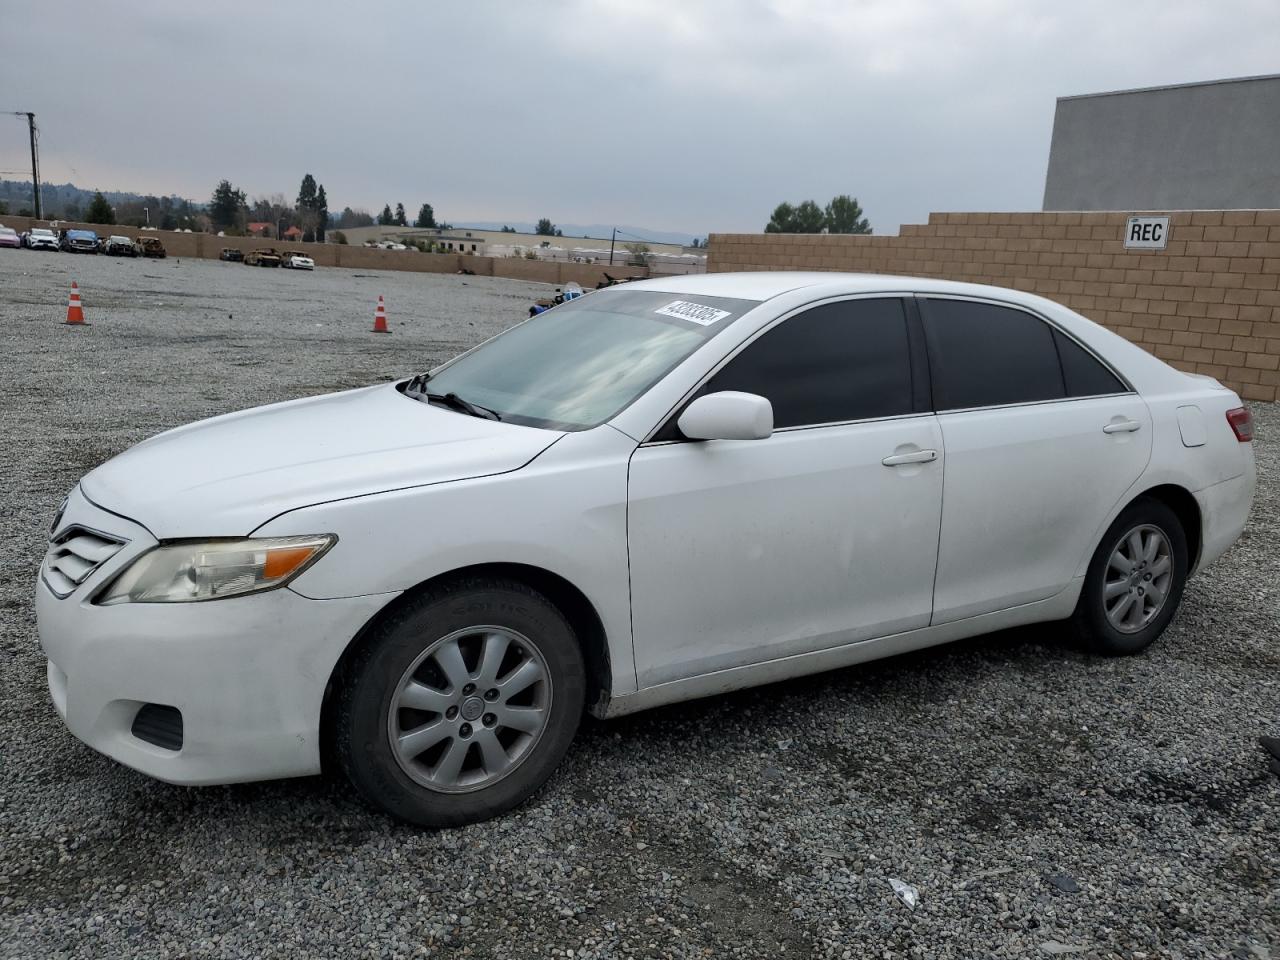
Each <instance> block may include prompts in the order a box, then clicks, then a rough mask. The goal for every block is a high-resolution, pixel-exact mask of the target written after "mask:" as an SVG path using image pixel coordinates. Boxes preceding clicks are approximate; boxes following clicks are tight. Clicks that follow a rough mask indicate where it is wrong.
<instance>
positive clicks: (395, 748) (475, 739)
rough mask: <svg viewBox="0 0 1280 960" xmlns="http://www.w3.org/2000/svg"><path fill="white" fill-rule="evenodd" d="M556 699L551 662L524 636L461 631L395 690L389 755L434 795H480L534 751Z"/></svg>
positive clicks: (420, 661)
mask: <svg viewBox="0 0 1280 960" xmlns="http://www.w3.org/2000/svg"><path fill="white" fill-rule="evenodd" d="M552 695H553V691H552V684H551V673H550V671H549V670H548V669H547V663H546V660H545V659H544V658H543V656H542V653H541V651H539V650H538V648H537V646H536V645H535V644H533V643H532V642H530V640H529V639H528V638H527V637H524V636H522V635H520V634H519V633H516V632H515V631H514V630H510V629H507V628H505V627H497V626H475V627H467V628H464V629H462V630H456V631H454V632H453V633H450V634H448V635H447V636H444V637H441V638H440V639H439V640H436V641H435V642H434V643H432V644H431V645H430V646H429V647H427V649H426V650H424V651H423V652H422V654H421V655H419V656H418V658H417V659H416V660H414V662H413V663H412V664H410V666H409V668H408V669H407V670H406V671H405V672H404V674H403V676H402V677H401V678H400V682H399V683H398V684H397V685H396V689H395V692H394V694H393V695H392V698H391V704H390V708H389V710H388V715H387V735H388V737H389V738H390V741H391V749H392V753H393V754H394V756H395V758H396V762H397V763H398V764H399V765H400V768H401V769H402V770H403V771H404V772H405V773H406V774H407V775H408V776H409V777H411V778H412V779H413V780H414V781H415V782H416V783H418V784H421V785H422V786H424V787H427V788H429V789H431V790H437V791H440V792H443V793H470V792H472V791H475V790H482V789H484V788H485V787H488V786H491V785H492V784H494V783H496V782H497V781H498V780H501V779H502V778H503V777H505V776H507V775H508V774H510V773H511V772H512V771H513V770H514V769H515V768H516V767H517V766H519V765H520V763H521V762H522V761H523V760H524V759H525V758H526V757H528V756H529V754H530V753H531V752H532V751H533V749H534V747H536V746H537V743H538V741H539V739H541V737H542V734H543V732H544V731H545V730H546V726H547V721H548V719H549V717H550V713H551V698H552Z"/></svg>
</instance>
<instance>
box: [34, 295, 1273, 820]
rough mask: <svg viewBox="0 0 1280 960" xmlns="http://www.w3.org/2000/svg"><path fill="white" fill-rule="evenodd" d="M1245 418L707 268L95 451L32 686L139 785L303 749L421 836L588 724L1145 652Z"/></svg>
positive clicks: (1071, 325)
mask: <svg viewBox="0 0 1280 960" xmlns="http://www.w3.org/2000/svg"><path fill="white" fill-rule="evenodd" d="M1251 437H1252V424H1251V419H1250V415H1249V412H1248V410H1247V409H1246V408H1245V407H1244V406H1243V405H1242V404H1241V402H1240V399H1239V397H1237V396H1236V395H1235V394H1234V393H1233V392H1232V391H1230V390H1228V389H1226V388H1224V387H1223V386H1221V385H1220V384H1218V383H1217V382H1216V381H1214V380H1212V379H1209V378H1207V377H1203V376H1194V375H1191V374H1187V373H1182V372H1180V371H1178V370H1175V369H1173V368H1172V367H1170V366H1168V365H1166V364H1165V363H1163V362H1162V361H1160V360H1158V359H1156V358H1155V357H1153V356H1151V355H1150V354H1149V353H1147V352H1145V351H1144V350H1142V349H1140V348H1139V347H1137V346H1135V345H1133V344H1131V343H1129V342H1127V341H1125V340H1124V339H1122V338H1120V337H1119V336H1116V335H1115V334H1113V333H1111V332H1109V331H1107V330H1106V329H1104V328H1102V327H1100V326H1098V325H1096V324H1094V323H1092V322H1090V321H1089V320H1087V319H1085V318H1084V317H1081V316H1080V315H1078V314H1076V313H1074V312H1072V311H1071V310H1068V309H1066V308H1064V307H1062V306H1060V305H1058V304H1056V303H1053V302H1051V301H1049V300H1045V299H1042V298H1040V297H1036V296H1032V295H1030V294H1026V293H1021V292H1017V291H1013V290H1005V289H999V288H995V287H984V286H974V285H966V284H959V283H950V282H943V281H936V280H917V279H910V278H904V277H878V276H857V275H841V274H834V273H757V274H712V275H706V276H691V277H683V278H667V279H660V280H649V281H643V282H638V283H631V284H627V285H625V286H620V287H612V288H607V289H604V290H600V291H596V292H593V293H591V294H588V295H587V296H584V297H580V298H578V299H575V300H569V301H566V302H565V303H563V304H561V305H558V306H556V307H554V308H553V309H551V310H548V311H546V312H545V313H542V314H540V315H538V316H535V317H533V318H531V319H529V320H527V321H526V322H524V323H521V324H519V325H517V326H514V327H512V328H511V329H509V330H507V331H506V332H504V333H502V334H500V335H499V336H497V337H495V338H493V339H491V340H489V341H488V342H486V343H483V344H481V345H480V346H478V347H475V348H474V349H472V350H470V351H469V352H467V353H464V354H462V355H461V356H459V357H457V358H455V359H453V360H451V361H449V362H447V363H445V364H442V365H441V366H439V367H437V368H435V369H434V370H430V371H424V372H421V373H418V374H416V375H414V376H412V377H407V378H405V379H401V380H400V381H398V382H395V383H389V384H384V385H380V386H372V387H368V388H365V389H360V390H353V391H348V392H343V393H336V394H331V395H327V396H319V397H311V398H307V399H301V400H294V401H290V402H287V403H281V404H275V405H273V406H267V407H261V408H258V409H254V410H248V411H245V412H242V413H235V414H231V415H228V416H222V417H216V418H214V419H212V420H206V421H203V422H200V423H195V424H191V425H189V426H184V427H180V428H179V429H176V430H172V431H169V432H168V433H164V434H161V435H160V436H157V437H154V438H152V439H150V440H147V441H145V442H143V443H141V444H139V445H137V446H136V447H134V448H132V449H130V450H128V451H126V452H124V453H123V454H121V455H119V456H117V457H116V458H114V459H112V460H110V461H108V462H107V463H105V464H103V465H102V466H100V467H98V468H97V469H95V470H94V471H92V472H91V473H89V474H88V475H87V476H85V477H84V478H83V480H81V482H80V483H79V484H78V485H77V486H76V488H75V489H74V490H73V491H72V492H71V493H70V494H69V496H68V497H67V499H66V502H65V503H64V505H63V507H62V508H61V510H60V511H59V513H58V516H57V517H56V518H55V520H54V523H53V528H52V531H51V540H50V544H49V549H48V553H47V555H46V557H45V559H44V562H43V564H42V566H41V570H40V575H39V581H38V583H37V586H36V610H37V615H38V620H39V631H40V638H41V643H42V645H43V648H44V651H45V653H46V655H47V657H48V681H49V688H50V692H51V695H52V699H53V703H54V705H55V706H56V708H57V710H58V712H59V713H60V714H61V715H62V717H63V718H64V719H65V722H66V724H67V726H68V727H69V728H70V730H71V731H72V733H74V734H75V735H76V736H77V737H79V738H80V739H81V740H83V741H84V742H86V743H87V744H89V745H90V746H92V747H94V748H95V749H97V750H99V751H101V752H102V753H104V754H106V755H108V756H110V757H113V758H115V759H116V760H118V761H120V762H121V763H124V764H127V765H129V766H130V767H133V768H135V769H137V770H140V771H142V772H143V773H145V774H148V775H150V776H153V777H157V778H160V779H162V780H167V781H170V782H173V783H182V784H215V783H230V782H236V781H247V780H259V779H266V778H273V777H292V776H301V775H307V774H314V773H317V772H319V771H320V770H321V765H322V759H323V760H325V761H331V762H332V763H333V764H334V766H335V767H336V768H339V769H341V770H342V771H344V772H345V774H346V776H347V777H348V778H349V779H350V781H351V782H352V783H353V784H354V786H355V787H356V788H357V789H358V790H359V792H360V793H361V794H362V795H363V796H364V797H366V798H367V799H368V800H369V801H370V802H371V803H373V804H375V805H377V806H379V807H380V808H382V809H384V810H386V811H388V812H390V813H392V814H394V815H395V816H398V817H401V818H403V819H405V820H409V821H412V822H415V823H419V824H426V825H432V826H446V825H455V824H461V823H466V822H470V821H475V820H479V819H483V818H485V817H490V816H493V815H496V814H499V813H501V812H503V811H506V810H509V809H511V808H512V807H514V806H515V805H516V804H518V803H520V802H522V801H523V800H525V799H526V798H528V797H529V796H530V795H531V794H533V793H534V792H535V791H536V790H537V789H538V788H539V787H540V786H541V785H542V784H543V783H545V782H546V780H547V779H548V778H549V777H550V776H551V774H552V772H553V771H554V770H555V768H556V766H557V764H559V762H560V761H561V759H562V758H563V757H564V755H565V753H566V751H567V750H568V749H569V747H570V743H571V741H572V740H573V737H574V733H575V730H576V729H577V727H578V724H579V721H580V720H581V718H582V716H583V713H584V711H589V712H591V713H592V714H595V715H597V716H600V717H613V716H617V715H620V714H626V713H630V712H632V711H636V710H642V709H646V708H650V707H655V706H659V705H661V704H667V703H672V702H674V701H679V700H686V699H690V698H695V697H705V696H709V695H714V694H718V693H722V692H724V691H728V690H732V689H735V688H742V687H748V686H751V685H754V684H761V683H766V682H769V681H773V680H778V679H781V678H785V677H793V676H797V675H800V674H807V673H813V672H815V671H822V670H830V669H833V668H837V667H843V666H847V665H850V664H854V663H858V662H862V661H867V660H872V659H875V658H878V657H886V656H890V655H893V654H898V653H902V652H904V651H909V650H915V649H919V648H923V647H929V646H933V645H935V644H941V643H946V642H948V641H952V640H956V639H959V638H963V637H968V636H972V635H975V634H980V633H985V632H988V631H992V630H997V629H1002V628H1006V627H1013V626H1016V625H1020V624H1031V623H1040V622H1047V621H1069V622H1070V623H1071V624H1072V625H1073V628H1074V631H1075V632H1076V633H1077V634H1078V636H1079V638H1080V641H1081V642H1082V643H1083V644H1085V645H1086V646H1088V647H1089V648H1091V649H1093V650H1094V651H1096V652H1097V653H1099V654H1102V655H1120V654H1135V653H1138V652H1140V651H1142V650H1143V649H1145V648H1146V647H1147V646H1148V645H1149V644H1151V643H1152V642H1153V641H1154V640H1156V638H1157V637H1159V636H1160V634H1161V633H1162V632H1163V631H1164V629H1165V628H1166V626H1167V625H1168V624H1169V621H1170V619H1171V618H1172V617H1173V616H1174V614H1175V612H1176V610H1177V607H1178V602H1179V599H1180V598H1181V596H1182V593H1183V589H1184V587H1185V585H1186V584H1187V581H1188V578H1190V577H1191V576H1192V575H1193V574H1195V573H1196V571H1198V570H1202V569H1204V568H1205V567H1206V566H1207V565H1208V564H1210V563H1212V562H1213V561H1214V559H1215V558H1217V557H1218V556H1220V555H1221V554H1222V553H1223V552H1224V551H1225V550H1226V549H1227V548H1228V547H1230V546H1231V544H1232V543H1233V542H1234V541H1235V539H1236V538H1237V536H1238V535H1239V534H1240V532H1241V530H1242V528H1243V526H1244V524H1245V520H1246V517H1247V515H1248V512H1249V507H1250V503H1251V500H1252V496H1253V485H1254V464H1253V453H1252V449H1251V445H1250V442H1249V441H1250V440H1251Z"/></svg>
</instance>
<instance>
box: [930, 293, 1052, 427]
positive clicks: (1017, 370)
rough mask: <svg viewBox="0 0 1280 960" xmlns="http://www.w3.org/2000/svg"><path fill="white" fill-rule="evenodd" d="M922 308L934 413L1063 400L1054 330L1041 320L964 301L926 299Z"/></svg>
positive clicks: (1020, 313) (1003, 309)
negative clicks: (934, 407) (935, 408)
mask: <svg viewBox="0 0 1280 960" xmlns="http://www.w3.org/2000/svg"><path fill="white" fill-rule="evenodd" d="M923 306H924V308H925V309H924V322H925V334H926V337H927V339H928V343H929V367H930V369H931V370H932V372H933V402H934V405H935V406H936V407H937V409H939V410H959V409H963V408H965V407H990V406H996V405H998V404H1004V403H1031V402H1034V401H1037V400H1058V399H1061V398H1062V397H1065V396H1066V390H1065V388H1064V386H1063V382H1062V367H1061V366H1060V365H1059V363H1058V351H1057V349H1056V348H1055V347H1054V344H1053V331H1052V330H1051V329H1050V327H1049V325H1048V324H1047V323H1045V322H1044V321H1043V320H1040V319H1038V318H1037V317H1033V316H1032V315H1031V314H1029V313H1024V312H1023V311H1021V310H1013V309H1011V308H1009V307H997V306H994V305H992V304H989V303H970V302H968V301H964V300H928V301H927V302H926V303H925V304H924V305H923Z"/></svg>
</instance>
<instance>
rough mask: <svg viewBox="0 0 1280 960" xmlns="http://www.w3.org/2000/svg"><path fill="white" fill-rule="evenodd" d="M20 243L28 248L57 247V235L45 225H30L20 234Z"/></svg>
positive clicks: (49, 248) (45, 248)
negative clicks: (30, 226) (28, 228)
mask: <svg viewBox="0 0 1280 960" xmlns="http://www.w3.org/2000/svg"><path fill="white" fill-rule="evenodd" d="M22 245H23V246H24V247H26V248H27V249H28V250H53V251H55V252H56V251H57V249H58V235H57V234H56V233H54V232H53V231H52V230H49V229H47V228H46V227H32V228H31V229H30V230H28V231H27V232H26V233H24V234H23V235H22Z"/></svg>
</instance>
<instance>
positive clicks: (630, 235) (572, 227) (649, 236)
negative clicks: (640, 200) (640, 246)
mask: <svg viewBox="0 0 1280 960" xmlns="http://www.w3.org/2000/svg"><path fill="white" fill-rule="evenodd" d="M449 222H450V223H453V225H454V226H455V227H470V228H471V229H472V230H501V229H502V228H503V227H513V228H514V229H516V230H518V231H519V232H520V233H533V232H534V230H535V229H537V224H535V223H524V222H522V221H519V220H467V221H465V222H454V221H452V220H451V221H449ZM556 226H557V227H559V228H560V232H561V233H563V234H564V235H565V236H566V237H591V238H593V239H596V240H608V239H609V238H610V237H611V236H613V228H614V225H613V224H612V223H610V224H607V225H606V224H603V223H588V224H581V223H557V224H556ZM617 227H618V242H619V243H633V242H635V241H636V240H649V241H651V242H653V243H680V244H684V245H685V246H688V245H689V244H691V243H693V241H694V239H695V235H694V234H692V233H679V232H674V231H671V230H650V229H649V228H648V227H631V226H623V225H622V224H618V225H617Z"/></svg>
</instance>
